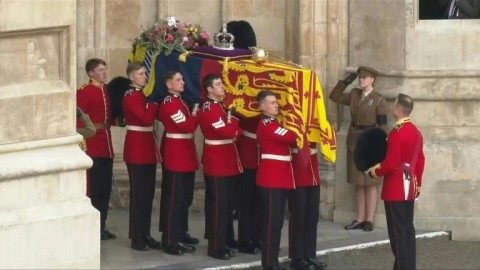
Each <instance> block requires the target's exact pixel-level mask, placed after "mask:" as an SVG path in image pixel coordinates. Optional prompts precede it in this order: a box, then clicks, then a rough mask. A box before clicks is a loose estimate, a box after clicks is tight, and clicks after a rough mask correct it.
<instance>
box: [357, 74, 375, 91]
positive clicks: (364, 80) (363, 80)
mask: <svg viewBox="0 0 480 270" xmlns="http://www.w3.org/2000/svg"><path fill="white" fill-rule="evenodd" d="M374 81H375V78H373V77H371V76H360V77H358V82H359V84H360V87H361V88H362V89H368V88H370V87H372V86H373V82H374Z"/></svg>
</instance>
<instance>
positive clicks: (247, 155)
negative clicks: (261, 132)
mask: <svg viewBox="0 0 480 270" xmlns="http://www.w3.org/2000/svg"><path fill="white" fill-rule="evenodd" d="M259 121H260V117H255V118H240V126H241V127H242V134H241V135H240V138H239V139H238V141H237V146H238V154H239V156H240V160H241V161H242V166H243V170H244V171H243V174H242V178H241V180H240V181H239V189H238V199H239V204H238V209H239V216H238V241H239V247H238V251H239V252H242V253H248V254H258V253H260V251H261V249H262V245H261V239H262V238H261V237H262V226H261V218H262V215H261V204H260V191H259V190H258V187H257V183H256V179H257V167H258V156H259V151H258V143H257V126H258V123H259Z"/></svg>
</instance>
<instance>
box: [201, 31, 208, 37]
mask: <svg viewBox="0 0 480 270" xmlns="http://www.w3.org/2000/svg"><path fill="white" fill-rule="evenodd" d="M208 36H209V35H208V32H206V31H203V32H202V33H200V37H201V38H203V39H207V38H208Z"/></svg>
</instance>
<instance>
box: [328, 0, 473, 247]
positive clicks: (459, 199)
mask: <svg viewBox="0 0 480 270" xmlns="http://www.w3.org/2000/svg"><path fill="white" fill-rule="evenodd" d="M349 10H350V11H353V10H354V11H355V12H350V35H349V59H348V63H349V67H347V68H346V70H347V71H349V72H353V71H354V70H355V69H356V66H358V65H360V64H368V65H371V66H373V67H375V68H377V69H378V70H379V71H380V77H379V78H378V85H377V86H376V88H377V89H378V90H379V91H380V93H381V94H382V95H384V96H385V97H386V98H387V100H388V101H389V107H390V108H391V106H392V101H393V100H394V98H395V97H396V95H397V94H398V93H400V92H402V93H405V94H408V95H411V96H412V97H413V98H414V100H415V107H414V110H413V114H412V115H411V118H412V120H413V122H414V123H415V124H416V125H417V126H418V127H419V128H420V130H421V132H422V133H423V136H424V141H425V146H424V152H425V155H426V165H425V173H424V176H423V179H424V180H423V187H422V194H421V197H420V200H419V202H418V203H416V206H415V215H416V218H415V224H416V227H417V229H426V230H449V231H452V238H453V239H458V240H478V239H480V233H479V231H478V229H477V228H478V227H479V226H480V218H479V214H478V213H479V210H480V209H479V205H478V204H477V203H476V201H477V200H478V196H479V190H478V188H477V185H478V182H479V173H478V170H477V169H476V167H478V166H477V163H478V162H477V159H478V157H479V156H480V140H479V139H478V136H477V134H478V132H479V131H480V128H479V127H480V120H479V118H478V115H479V113H480V112H479V109H478V101H480V95H479V93H480V86H479V85H480V79H479V78H480V73H479V72H478V71H477V70H479V69H480V64H479V63H480V62H479V61H478V59H480V49H479V48H480V46H479V45H480V43H479V42H478V40H480V39H479V38H480V31H479V30H478V29H479V26H480V21H479V20H428V21H427V20H418V0H392V1H385V2H384V3H383V2H382V4H381V5H380V4H378V1H375V0H364V1H361V3H359V2H357V1H350V6H349ZM389 122H390V123H392V124H393V122H394V120H393V119H392V118H391V117H390V118H389ZM337 175H338V174H337ZM339 181H342V180H341V179H339ZM337 186H338V182H337ZM337 195H339V193H337ZM338 198H339V196H336V205H335V207H336V210H335V221H338V222H348V221H350V219H347V218H346V214H347V213H348V212H350V211H352V209H351V208H349V205H348V204H345V203H343V202H341V201H339V200H338ZM337 213H339V215H337ZM375 225H376V226H380V227H384V226H385V218H384V215H383V203H381V202H380V203H379V208H378V210H377V217H376V220H375Z"/></svg>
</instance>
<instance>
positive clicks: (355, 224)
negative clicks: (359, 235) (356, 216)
mask: <svg viewBox="0 0 480 270" xmlns="http://www.w3.org/2000/svg"><path fill="white" fill-rule="evenodd" d="M364 227H365V221H363V222H358V221H356V220H354V221H352V224H350V225H347V226H345V230H356V229H359V230H363V228H364Z"/></svg>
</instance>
